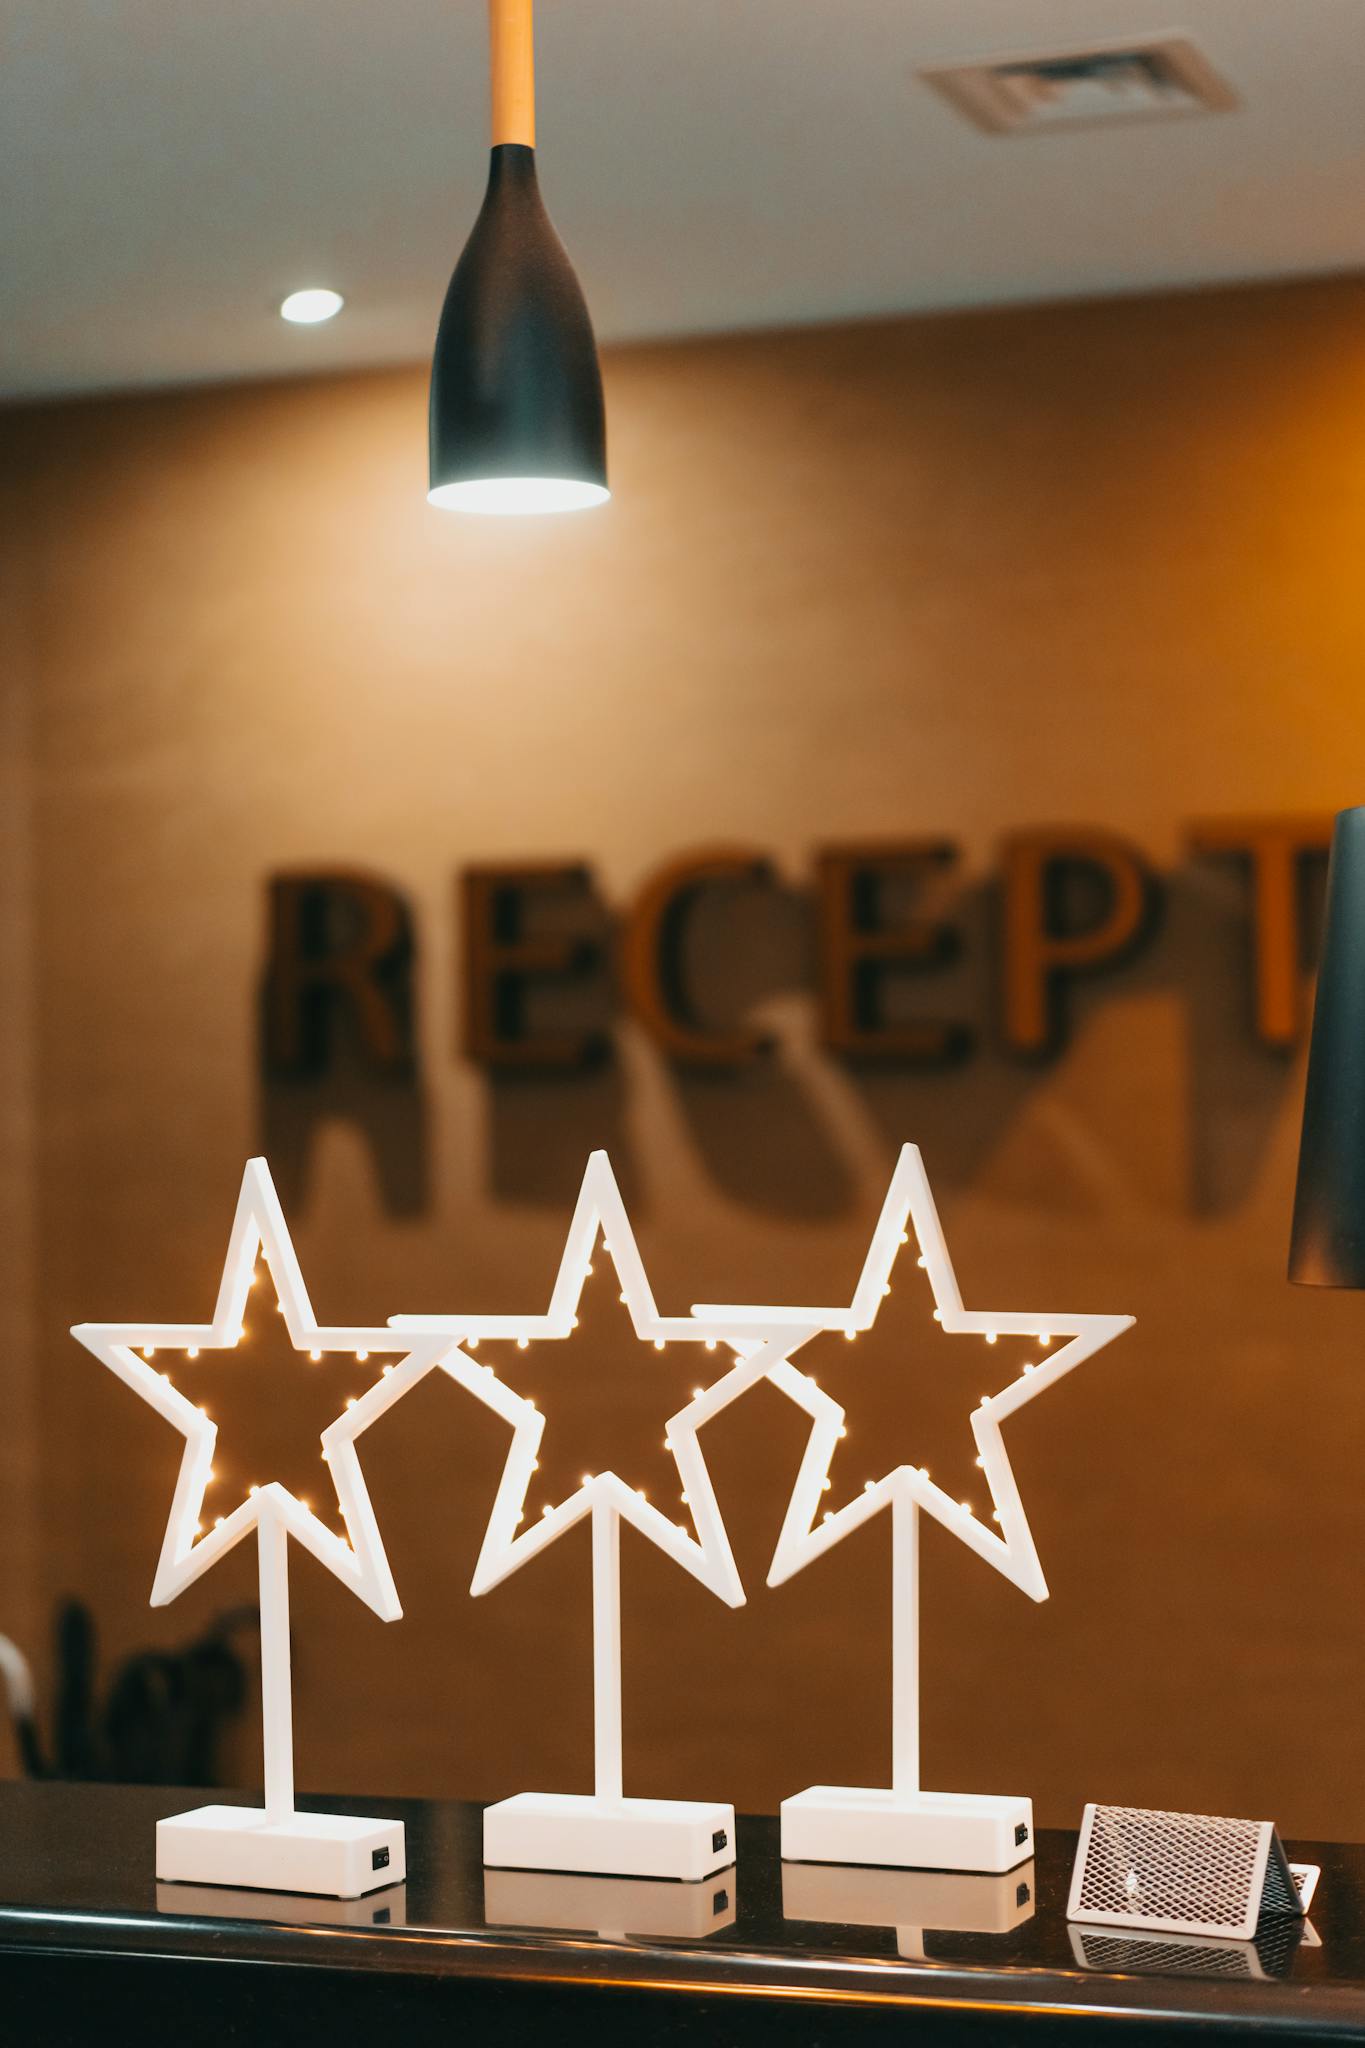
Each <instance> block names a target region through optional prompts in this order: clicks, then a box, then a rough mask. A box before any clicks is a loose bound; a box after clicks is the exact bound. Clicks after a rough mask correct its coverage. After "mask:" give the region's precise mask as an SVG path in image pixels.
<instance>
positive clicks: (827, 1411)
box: [693, 1145, 1133, 1600]
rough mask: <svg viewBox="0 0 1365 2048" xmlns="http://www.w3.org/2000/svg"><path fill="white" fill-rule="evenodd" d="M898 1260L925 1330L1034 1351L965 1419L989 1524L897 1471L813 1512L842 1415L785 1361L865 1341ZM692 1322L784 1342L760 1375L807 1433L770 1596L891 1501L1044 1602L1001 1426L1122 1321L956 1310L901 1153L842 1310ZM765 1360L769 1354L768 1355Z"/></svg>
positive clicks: (725, 1312)
mask: <svg viewBox="0 0 1365 2048" xmlns="http://www.w3.org/2000/svg"><path fill="white" fill-rule="evenodd" d="M916 1246H918V1254H916V1249H915V1248H916ZM903 1250H904V1251H908V1254H909V1256H910V1257H912V1258H913V1257H915V1256H917V1255H918V1259H919V1264H920V1265H921V1266H922V1267H923V1268H924V1270H925V1273H926V1275H927V1277H928V1280H929V1284H930V1286H931V1288H932V1290H933V1296H934V1315H935V1319H936V1321H937V1322H938V1323H939V1324H940V1326H941V1328H942V1329H943V1330H944V1331H945V1332H947V1333H948V1334H949V1335H963V1336H971V1337H975V1338H977V1339H978V1340H981V1341H984V1343H985V1344H986V1345H987V1346H993V1345H994V1343H995V1340H996V1339H997V1338H998V1337H1004V1336H1022V1337H1030V1338H1032V1339H1033V1342H1034V1345H1035V1346H1036V1355H1035V1357H1034V1358H1032V1359H1030V1360H1029V1362H1028V1363H1027V1364H1026V1365H1025V1366H1024V1367H1023V1370H1022V1371H1021V1372H1020V1373H1019V1375H1018V1376H1017V1377H1016V1378H1015V1379H1012V1380H1011V1381H1010V1382H1009V1383H1008V1384H1007V1385H1006V1386H1004V1387H1002V1388H1001V1389H1000V1391H999V1392H998V1393H995V1394H990V1395H987V1396H986V1397H985V1398H984V1399H983V1400H982V1401H981V1402H980V1403H979V1405H978V1406H977V1407H976V1408H975V1409H974V1410H973V1411H972V1416H971V1425H972V1434H973V1436H974V1437H975V1439H976V1446H977V1452H978V1462H979V1463H980V1466H981V1470H982V1474H983V1476H984V1478H985V1481H986V1484H987V1486H988V1487H989V1489H990V1494H991V1502H992V1510H993V1512H992V1515H991V1521H990V1522H989V1523H988V1522H985V1521H982V1520H980V1519H979V1518H978V1517H977V1516H976V1515H975V1514H974V1513H973V1511H972V1509H971V1508H970V1507H969V1506H967V1505H965V1504H964V1503H963V1502H961V1501H958V1500H954V1499H953V1497H952V1495H951V1494H948V1493H945V1492H944V1490H943V1488H942V1487H940V1486H938V1485H937V1484H935V1482H934V1481H933V1480H932V1479H931V1478H930V1477H929V1475H928V1473H927V1471H925V1470H924V1468H923V1467H917V1466H914V1465H898V1466H897V1467H896V1468H895V1469H894V1470H893V1471H890V1472H887V1473H884V1474H883V1475H882V1476H881V1478H879V1479H875V1480H869V1481H868V1482H867V1485H866V1488H865V1489H864V1491H863V1492H862V1493H860V1494H858V1495H856V1496H855V1497H854V1499H853V1500H851V1501H850V1502H849V1503H848V1504H847V1506H845V1507H842V1508H840V1509H838V1510H836V1511H832V1512H822V1509H823V1503H824V1497H825V1492H826V1481H827V1479H828V1476H829V1468H830V1462H831V1460H832V1458H833V1456H834V1452H835V1448H836V1446H837V1445H838V1442H839V1439H840V1434H841V1432H842V1430H843V1426H844V1411H843V1409H842V1408H841V1407H840V1405H839V1403H838V1402H837V1401H835V1400H833V1399H831V1397H830V1396H829V1395H828V1394H826V1393H823V1392H822V1391H821V1389H820V1388H819V1387H818V1386H817V1385H816V1384H815V1381H814V1380H813V1379H811V1378H810V1376H809V1375H808V1374H806V1373H804V1372H802V1371H801V1370H800V1368H799V1367H797V1366H795V1365H793V1364H792V1363H791V1362H790V1360H791V1357H792V1355H793V1353H795V1352H796V1351H798V1350H799V1348H800V1347H801V1346H802V1345H803V1344H805V1343H808V1342H809V1341H810V1339H811V1338H812V1337H813V1336H816V1335H819V1334H820V1333H821V1332H822V1331H843V1333H844V1334H845V1336H848V1337H853V1336H856V1334H857V1333H858V1332H859V1331H861V1330H869V1329H871V1328H872V1326H873V1324H874V1323H875V1321H876V1319H877V1312H878V1310H879V1308H880V1307H881V1304H882V1301H883V1299H884V1297H885V1295H886V1294H887V1292H888V1291H889V1285H890V1275H891V1271H892V1268H893V1267H894V1265H895V1262H896V1259H897V1257H898V1256H899V1255H900V1254H901V1252H902V1251H903ZM693 1314H694V1315H695V1316H696V1317H697V1318H698V1320H699V1321H700V1322H701V1323H702V1325H703V1326H704V1327H706V1328H711V1327H713V1326H716V1325H724V1326H725V1327H727V1328H729V1329H731V1330H736V1329H742V1328H744V1327H745V1326H746V1325H747V1326H748V1327H749V1328H750V1329H755V1330H761V1331H763V1332H764V1333H765V1334H768V1333H771V1332H775V1331H780V1330H782V1329H785V1330H786V1332H787V1337H786V1343H785V1346H781V1340H780V1338H779V1339H777V1340H776V1341H777V1343H778V1345H779V1347H780V1348H783V1349H784V1351H785V1356H784V1358H783V1360H782V1362H780V1363H778V1364H777V1365H768V1366H765V1368H764V1370H765V1371H766V1373H767V1377H768V1378H769V1379H770V1380H771V1381H772V1382H773V1384H774V1385H775V1386H777V1387H779V1388H780V1389H781V1390H782V1392H783V1393H784V1394H787V1395H789V1396H790V1398H791V1399H792V1400H793V1401H795V1402H796V1403H797V1404H798V1406H800V1407H801V1408H804V1409H805V1411H806V1413H807V1414H808V1415H809V1416H810V1417H811V1425H812V1426H811V1431H810V1436H809V1438H808V1439H807V1443H806V1451H805V1455H804V1457H803V1459H802V1462H801V1467H800V1470H799V1472H798V1474H797V1479H796V1485H795V1488H794V1489H793V1492H792V1497H791V1501H790V1504H789V1506H788V1509H787V1514H786V1517H785V1519H784V1521H783V1525H782V1532H781V1535H780V1536H779V1537H778V1541H777V1548H776V1550H775V1551H774V1553H773V1561H772V1565H771V1567H770V1569H769V1572H768V1583H769V1585H770V1586H777V1585H781V1584H782V1582H783V1581H784V1580H785V1579H789V1578H790V1577H791V1576H792V1574H793V1573H794V1572H798V1571H800V1570H801V1569H802V1568H803V1567H804V1566H805V1565H808V1564H810V1563H811V1562H812V1560H813V1559H815V1558H817V1557H819V1556H822V1555H823V1553H824V1552H825V1551H827V1550H829V1549H830V1548H831V1547H832V1546H833V1545H834V1544H836V1543H838V1542H841V1541H842V1539H843V1538H844V1537H845V1536H848V1535H850V1534H851V1533H852V1531H853V1530H854V1529H856V1528H858V1527H860V1525H861V1524H862V1523H864V1522H866V1521H868V1520H869V1519H870V1518H871V1517H872V1516H873V1515H876V1514H879V1513H880V1512H881V1511H882V1509H883V1508H887V1507H890V1506H892V1505H893V1503H894V1502H895V1501H896V1499H897V1498H898V1497H899V1498H901V1499H904V1500H906V1501H908V1502H910V1503H911V1504H913V1505H914V1506H915V1507H920V1508H923V1509H924V1510H925V1512H926V1513H927V1514H930V1515H933V1516H934V1518H935V1520H937V1521H939V1522H941V1523H942V1524H943V1526H944V1527H945V1528H947V1529H950V1530H951V1531H952V1533H953V1534H954V1535H955V1536H958V1537H960V1538H961V1540H962V1541H963V1542H964V1543H965V1544H967V1545H968V1547H969V1548H970V1549H972V1550H974V1551H976V1553H977V1554H978V1556H980V1557H983V1558H985V1560H986V1562H987V1563H988V1564H991V1565H994V1567H995V1569H996V1570H997V1571H999V1572H1003V1574H1004V1575H1005V1577H1006V1578H1007V1579H1010V1580H1012V1581H1013V1583H1014V1584H1015V1585H1016V1586H1018V1587H1020V1588H1021V1590H1022V1591H1024V1592H1025V1593H1027V1594H1028V1595H1029V1596H1030V1598H1031V1599H1034V1600H1045V1599H1046V1598H1047V1581H1046V1579H1045V1578H1044V1576H1043V1569H1042V1565H1041V1563H1040V1561H1039V1557H1038V1552H1037V1549H1036V1547H1035V1545H1034V1542H1033V1537H1032V1534H1031V1532H1030V1530H1029V1525H1028V1519H1027V1517H1026V1515H1025V1513H1024V1508H1023V1503H1022V1501H1021V1499H1020V1497H1019V1489H1018V1487H1017V1485H1016V1484H1015V1479H1014V1473H1013V1471H1012V1470H1011V1467H1010V1461H1009V1457H1008V1454H1007V1452H1006V1450H1005V1443H1004V1438H1003V1435H1002V1433H1001V1426H1002V1424H1003V1423H1005V1422H1006V1421H1008V1419H1009V1417H1010V1416H1011V1415H1014V1414H1017V1412H1018V1411H1019V1409H1021V1408H1023V1407H1025V1406H1026V1405H1027V1404H1028V1403H1029V1402H1030V1401H1034V1400H1036V1399H1037V1397H1038V1395H1039V1394H1041V1393H1043V1392H1044V1391H1045V1389H1047V1388H1048V1387H1052V1386H1055V1385H1056V1383H1057V1381H1058V1380H1060V1379H1063V1378H1064V1377H1065V1375H1066V1374H1067V1373H1069V1372H1071V1371H1073V1370H1074V1369H1075V1367H1076V1366H1078V1365H1079V1364H1080V1363H1081V1362H1082V1360H1083V1359H1086V1358H1089V1357H1091V1356H1092V1355H1093V1354H1094V1353H1095V1352H1096V1351H1098V1350H1100V1349H1101V1347H1102V1346H1103V1345H1105V1344H1108V1343H1110V1342H1111V1341H1112V1339H1113V1338H1115V1337H1117V1336H1118V1335H1119V1334H1120V1332H1122V1331H1123V1330H1126V1329H1128V1328H1129V1326H1130V1325H1131V1323H1132V1321H1133V1318H1132V1317H1131V1316H1119V1315H1063V1314H1059V1313H1054V1312H1052V1311H1049V1312H1047V1313H1043V1312H1041V1311H1036V1310H1029V1311H1022V1310H1018V1309H1002V1310H988V1309H969V1308H964V1307H963V1304H962V1295H961V1293H960V1292H959V1289H958V1284H957V1279H956V1277H955V1275H954V1273H953V1266H952V1260H951V1259H950V1258H949V1256H948V1247H947V1244H946V1243H945V1241H944V1236H943V1228H942V1225H941V1224H940V1222H939V1218H938V1210H937V1209H936V1207H935V1205H934V1197H933V1192H932V1190H931V1189H930V1186H929V1180H928V1176H927V1175H926V1173H925V1171H924V1162H923V1160H922V1159H921V1157H920V1152H919V1147H918V1146H917V1145H905V1146H903V1147H902V1149H901V1155H900V1158H899V1160H898V1161H897V1164H896V1170H895V1172H894V1174H893V1175H892V1177H891V1185H890V1187H889V1188H888V1190H887V1194H886V1200H885V1201H884V1203H883V1204H882V1212H881V1216H880V1217H879V1219H878V1222H877V1227H876V1229H875V1230H874V1232H873V1234H872V1242H871V1244H870V1245H869V1247H868V1252H867V1257H866V1259H865V1261H864V1263H863V1270H862V1274H861V1277H860V1278H859V1281H858V1284H857V1286H856V1288H855V1289H854V1292H853V1299H852V1301H851V1302H850V1303H849V1305H848V1307H847V1308H791V1307H776V1306H775V1307H755V1306H739V1305H735V1304H730V1305H722V1304H719V1303H712V1302H705V1303H699V1304H698V1305H697V1307H696V1308H695V1309H694V1310H693ZM771 1348H772V1346H771V1345H770V1346H769V1347H768V1349H771ZM758 1362H759V1360H758V1355H757V1354H755V1355H754V1357H753V1358H752V1359H750V1360H748V1361H746V1362H745V1364H744V1365H743V1366H741V1367H739V1368H737V1369H736V1371H737V1374H739V1375H740V1376H741V1377H744V1378H748V1377H749V1376H750V1369H751V1368H753V1367H756V1366H757V1365H758ZM992 1524H994V1526H992Z"/></svg>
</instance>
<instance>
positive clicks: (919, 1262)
mask: <svg viewBox="0 0 1365 2048" xmlns="http://www.w3.org/2000/svg"><path fill="white" fill-rule="evenodd" d="M915 1264H916V1265H917V1266H918V1267H919V1269H920V1271H921V1273H922V1272H923V1271H924V1253H923V1252H921V1253H920V1255H919V1257H918V1258H917V1259H916V1260H915Z"/></svg>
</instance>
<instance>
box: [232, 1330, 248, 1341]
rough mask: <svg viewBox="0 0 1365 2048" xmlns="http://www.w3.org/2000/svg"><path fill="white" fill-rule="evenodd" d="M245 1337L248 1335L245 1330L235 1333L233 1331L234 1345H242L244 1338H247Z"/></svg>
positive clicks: (235, 1331)
mask: <svg viewBox="0 0 1365 2048" xmlns="http://www.w3.org/2000/svg"><path fill="white" fill-rule="evenodd" d="M245 1335H246V1331H245V1330H234V1331H233V1333H232V1341H233V1343H234V1344H240V1343H241V1341H242V1339H243V1337H245Z"/></svg>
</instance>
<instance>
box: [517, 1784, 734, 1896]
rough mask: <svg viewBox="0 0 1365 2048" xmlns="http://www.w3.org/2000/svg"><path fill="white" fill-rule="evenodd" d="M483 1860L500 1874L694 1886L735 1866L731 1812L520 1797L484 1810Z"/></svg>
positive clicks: (678, 1802)
mask: <svg viewBox="0 0 1365 2048" xmlns="http://www.w3.org/2000/svg"><path fill="white" fill-rule="evenodd" d="M483 1860H484V1862H485V1863H486V1864H488V1865H490V1866H491V1867H492V1868H494V1869H502V1870H574V1871H582V1872H585V1873H587V1874H589V1875H592V1874H596V1875H598V1876H602V1877H673V1878H680V1879H684V1880H688V1879H690V1880H693V1881H695V1880H696V1879H698V1878H702V1877H709V1876H710V1875H711V1873H712V1871H713V1870H724V1869H725V1868H726V1866H727V1865H728V1864H731V1863H733V1862H734V1860H735V1809H734V1807H733V1806H718V1805H715V1806H713V1805H711V1804H710V1803H708V1802H706V1801H703V1800H692V1799H591V1798H586V1797H582V1796H579V1795H576V1794H572V1793H567V1792H519V1793H518V1794H517V1796H516V1797H515V1799H504V1800H502V1801H501V1802H500V1803H499V1804H498V1805H497V1806H490V1807H488V1808H487V1809H486V1811H485V1813H484V1817H483Z"/></svg>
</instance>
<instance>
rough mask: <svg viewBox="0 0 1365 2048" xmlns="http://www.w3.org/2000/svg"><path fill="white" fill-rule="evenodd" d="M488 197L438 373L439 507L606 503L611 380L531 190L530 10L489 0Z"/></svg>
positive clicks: (434, 370) (453, 297) (456, 293)
mask: <svg viewBox="0 0 1365 2048" xmlns="http://www.w3.org/2000/svg"><path fill="white" fill-rule="evenodd" d="M490 23H491V28H492V46H493V151H492V157H491V161H490V164H489V175H488V191H487V193H486V195H485V197H484V202H483V207H482V209H481V211H480V213H479V217H478V220H477V221H476V222H475V224H474V231H473V233H472V234H471V235H470V237H469V241H468V243H467V244H466V246H465V251H464V254H463V255H462V256H461V258H460V260H459V262H458V264H457V265H456V267H455V274H454V276H453V277H452V278H451V280H450V288H449V290H448V291H447V293H446V299H445V305H444V307H443V308H442V312H441V324H440V328H439V330H438V332H437V336H436V351H435V355H434V357H433V359H432V365H431V413H430V430H431V473H430V488H429V490H428V497H429V498H430V500H431V502H432V504H434V505H441V506H448V507H453V508H455V509H457V510H466V511H476V512H559V511H570V510H573V509H576V508H578V507H582V506H588V505H600V504H602V503H603V502H604V501H605V499H606V498H607V497H609V496H610V493H609V491H608V489H607V448H606V419H605V414H604V410H603V404H602V373H601V370H600V368H599V365H598V360H597V344H596V342H595V341H594V339H593V331H592V322H591V320H590V319H589V318H588V309H587V306H586V305H585V303H584V300H583V294H582V292H581V290H580V289H579V284H578V279H577V278H576V277H575V276H574V272H573V266H572V265H571V263H570V262H569V259H568V257H567V256H566V255H565V253H564V247H563V244H562V243H561V242H560V239H559V237H558V235H556V233H555V231H554V229H553V227H552V226H551V225H550V218H549V215H548V214H547V213H546V211H545V208H544V206H543V204H542V202H541V197H540V190H539V187H538V185H537V183H536V154H535V147H534V143H535V125H534V112H533V99H532V92H533V87H532V72H531V5H530V0H490Z"/></svg>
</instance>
